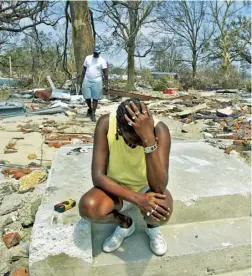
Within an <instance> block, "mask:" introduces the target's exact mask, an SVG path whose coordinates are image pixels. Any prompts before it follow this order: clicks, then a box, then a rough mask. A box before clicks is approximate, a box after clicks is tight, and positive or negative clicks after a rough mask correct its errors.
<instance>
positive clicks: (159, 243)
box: [145, 226, 167, 256]
mask: <svg viewBox="0 0 252 276" xmlns="http://www.w3.org/2000/svg"><path fill="white" fill-rule="evenodd" d="M145 232H146V234H147V235H148V236H149V238H150V248H151V250H152V252H153V253H154V254H155V255H157V256H162V255H164V254H165V253H166V250H167V243H166V240H165V239H164V237H163V236H162V234H161V232H160V227H159V226H158V227H154V228H148V227H146V229H145Z"/></svg>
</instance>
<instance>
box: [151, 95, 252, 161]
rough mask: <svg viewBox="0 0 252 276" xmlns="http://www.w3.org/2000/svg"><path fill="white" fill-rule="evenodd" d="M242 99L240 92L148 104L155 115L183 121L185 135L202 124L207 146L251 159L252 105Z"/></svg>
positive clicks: (194, 96) (182, 97)
mask: <svg viewBox="0 0 252 276" xmlns="http://www.w3.org/2000/svg"><path fill="white" fill-rule="evenodd" d="M206 93H207V92H206ZM231 93H232V94H231ZM245 95H247V93H246V94H245ZM243 98H244V93H242V92H237V90H231V92H230V90H224V91H222V90H221V91H219V90H218V93H217V91H216V92H211V95H210V96H209V97H208V96H205V95H204V92H202V93H198V94H197V93H194V94H190V93H183V94H179V95H171V96H170V99H169V100H168V99H167V100H162V101H149V102H148V103H147V104H148V107H149V109H150V110H151V111H152V113H154V114H156V115H159V116H168V117H170V118H173V119H174V120H177V121H180V122H181V123H182V124H183V126H184V127H183V128H182V130H181V132H182V133H188V131H190V126H192V125H195V124H198V123H199V122H202V123H203V124H202V125H203V127H202V129H201V132H202V136H203V137H202V138H204V139H205V140H206V142H208V143H210V144H211V145H213V146H216V147H217V146H218V147H219V148H221V149H224V151H225V153H227V154H230V153H231V151H237V152H239V153H240V154H241V155H242V156H244V154H245V155H247V156H249V157H250V150H251V101H246V102H245V101H242V99H243ZM241 102H242V103H241Z"/></svg>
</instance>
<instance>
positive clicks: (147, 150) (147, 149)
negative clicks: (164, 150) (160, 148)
mask: <svg viewBox="0 0 252 276" xmlns="http://www.w3.org/2000/svg"><path fill="white" fill-rule="evenodd" d="M156 149H157V143H155V145H153V146H151V147H145V148H144V152H145V153H152V152H153V151H155V150H156Z"/></svg>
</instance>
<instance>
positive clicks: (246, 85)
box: [244, 79, 252, 92]
mask: <svg viewBox="0 0 252 276" xmlns="http://www.w3.org/2000/svg"><path fill="white" fill-rule="evenodd" d="M244 86H245V89H246V91H247V92H252V90H251V79H249V80H245V82H244Z"/></svg>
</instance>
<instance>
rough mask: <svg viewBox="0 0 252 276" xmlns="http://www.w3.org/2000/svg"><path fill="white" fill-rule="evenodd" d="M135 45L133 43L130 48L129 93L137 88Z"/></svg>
mask: <svg viewBox="0 0 252 276" xmlns="http://www.w3.org/2000/svg"><path fill="white" fill-rule="evenodd" d="M134 52H135V45H134V43H132V44H131V45H130V46H129V47H128V82H127V89H128V91H130V90H134V86H135V59H134Z"/></svg>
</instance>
